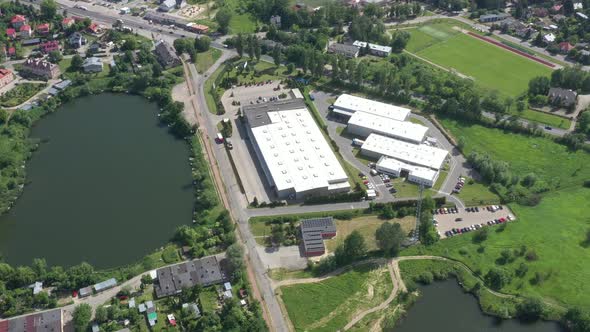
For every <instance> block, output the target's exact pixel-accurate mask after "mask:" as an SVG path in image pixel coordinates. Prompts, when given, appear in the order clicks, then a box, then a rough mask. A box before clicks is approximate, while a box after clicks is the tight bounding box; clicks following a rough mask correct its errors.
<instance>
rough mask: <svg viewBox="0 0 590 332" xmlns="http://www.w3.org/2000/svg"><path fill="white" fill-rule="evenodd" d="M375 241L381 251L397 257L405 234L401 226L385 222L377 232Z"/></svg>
mask: <svg viewBox="0 0 590 332" xmlns="http://www.w3.org/2000/svg"><path fill="white" fill-rule="evenodd" d="M375 239H376V240H377V246H378V247H379V249H381V250H383V252H384V253H386V254H387V255H390V256H396V255H397V254H398V252H399V249H400V247H401V244H402V241H403V240H404V234H403V231H402V228H401V226H400V224H398V223H394V224H391V223H389V222H385V223H383V224H382V225H381V226H380V227H379V228H377V230H376V231H375Z"/></svg>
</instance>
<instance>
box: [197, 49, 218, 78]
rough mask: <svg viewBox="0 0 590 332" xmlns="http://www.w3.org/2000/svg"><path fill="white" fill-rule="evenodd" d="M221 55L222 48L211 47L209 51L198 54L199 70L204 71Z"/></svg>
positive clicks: (200, 72)
mask: <svg viewBox="0 0 590 332" xmlns="http://www.w3.org/2000/svg"><path fill="white" fill-rule="evenodd" d="M219 57H221V50H218V49H216V48H210V49H209V50H208V51H206V52H203V53H199V54H197V64H196V66H197V71H198V72H199V74H202V73H204V72H205V71H207V69H209V68H210V67H211V66H213V64H214V63H215V61H217V59H219Z"/></svg>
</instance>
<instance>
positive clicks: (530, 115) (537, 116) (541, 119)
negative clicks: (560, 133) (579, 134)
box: [516, 110, 572, 129]
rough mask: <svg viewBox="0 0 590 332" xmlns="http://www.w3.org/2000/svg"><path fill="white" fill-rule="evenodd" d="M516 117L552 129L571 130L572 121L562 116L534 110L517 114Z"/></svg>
mask: <svg viewBox="0 0 590 332" xmlns="http://www.w3.org/2000/svg"><path fill="white" fill-rule="evenodd" d="M516 115H517V116H519V117H521V118H523V119H527V120H531V121H535V122H538V123H540V124H543V125H549V126H551V127H555V128H561V129H569V127H570V125H571V123H572V122H571V121H570V120H568V119H566V118H562V117H561V116H557V115H553V114H548V113H543V112H538V111H533V110H525V111H524V112H522V113H516Z"/></svg>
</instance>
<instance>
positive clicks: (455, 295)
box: [392, 279, 563, 332]
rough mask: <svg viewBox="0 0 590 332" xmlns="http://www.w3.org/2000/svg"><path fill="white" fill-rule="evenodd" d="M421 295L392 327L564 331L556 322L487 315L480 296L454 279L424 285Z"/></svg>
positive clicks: (403, 331) (406, 330) (404, 331)
mask: <svg viewBox="0 0 590 332" xmlns="http://www.w3.org/2000/svg"><path fill="white" fill-rule="evenodd" d="M420 291H421V296H420V298H419V299H418V301H416V303H415V304H414V305H413V306H412V307H411V308H410V310H409V311H408V315H407V317H405V318H404V319H403V320H402V321H401V322H400V323H399V324H398V326H396V327H395V328H394V329H393V330H392V331H395V332H423V331H439V332H446V331H452V332H474V331H478V332H488V331H489V332H533V331H534V332H562V331H563V330H562V329H561V327H560V326H559V325H558V324H557V323H555V322H542V321H539V322H534V323H523V322H521V321H519V320H515V319H511V320H501V319H498V318H495V317H490V316H486V315H484V314H483V313H482V312H481V310H480V309H479V304H478V302H477V299H476V298H475V297H474V296H472V295H471V294H467V293H464V292H463V290H462V289H461V288H460V286H459V285H458V284H457V281H456V280H454V279H450V280H446V281H440V282H434V283H432V284H430V285H428V286H423V287H421V288H420Z"/></svg>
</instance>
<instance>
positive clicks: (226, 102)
mask: <svg viewBox="0 0 590 332" xmlns="http://www.w3.org/2000/svg"><path fill="white" fill-rule="evenodd" d="M277 88H278V89H277ZM290 91H291V90H290V89H288V88H286V87H285V86H284V85H281V84H279V81H276V80H275V81H267V82H265V83H263V84H260V85H258V84H253V85H250V86H246V85H242V86H235V87H232V88H231V89H229V90H227V91H225V93H224V94H223V96H222V97H221V103H222V104H223V108H224V109H225V111H226V112H227V113H230V114H235V113H236V112H237V111H238V109H239V108H240V106H239V105H247V104H251V103H252V104H253V103H256V102H260V103H261V102H263V101H264V99H265V98H266V101H268V100H270V99H271V98H273V97H276V98H278V97H279V95H280V94H282V93H284V94H286V95H287V97H286V98H284V99H289V98H291V97H292V96H291V94H290V93H289V92H290ZM238 103H239V104H238Z"/></svg>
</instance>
